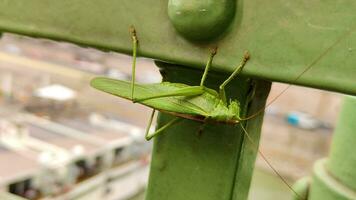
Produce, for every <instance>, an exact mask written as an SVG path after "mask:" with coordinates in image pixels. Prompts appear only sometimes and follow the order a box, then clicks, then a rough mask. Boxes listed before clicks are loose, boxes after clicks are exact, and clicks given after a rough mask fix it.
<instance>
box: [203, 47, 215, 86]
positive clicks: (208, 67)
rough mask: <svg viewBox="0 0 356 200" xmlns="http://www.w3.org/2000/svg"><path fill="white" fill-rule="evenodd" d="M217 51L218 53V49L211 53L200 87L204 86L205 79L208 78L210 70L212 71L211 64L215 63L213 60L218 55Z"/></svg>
mask: <svg viewBox="0 0 356 200" xmlns="http://www.w3.org/2000/svg"><path fill="white" fill-rule="evenodd" d="M216 51H217V48H214V49H212V50H211V52H210V56H209V59H208V62H207V63H206V66H205V70H204V73H203V76H202V77H201V80H200V86H204V83H205V79H206V77H207V76H208V72H209V69H210V67H211V64H212V62H213V58H214V56H215V55H216Z"/></svg>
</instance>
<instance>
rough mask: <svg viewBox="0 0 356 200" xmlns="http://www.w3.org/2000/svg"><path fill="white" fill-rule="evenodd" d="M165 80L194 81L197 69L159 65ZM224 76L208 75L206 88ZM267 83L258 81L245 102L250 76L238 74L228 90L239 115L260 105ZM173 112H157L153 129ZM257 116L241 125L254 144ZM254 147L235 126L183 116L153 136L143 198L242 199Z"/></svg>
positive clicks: (195, 82) (253, 159) (185, 199)
mask: <svg viewBox="0 0 356 200" xmlns="http://www.w3.org/2000/svg"><path fill="white" fill-rule="evenodd" d="M160 67H163V68H162V69H161V72H162V75H163V77H164V79H165V80H168V81H172V82H182V83H187V84H197V85H198V84H199V82H200V78H201V74H202V72H201V71H198V70H192V69H189V68H184V67H181V66H173V65H162V64H160ZM225 78H227V75H226V74H218V73H215V74H212V73H211V74H210V75H208V78H207V86H209V87H212V88H215V89H216V87H217V85H218V84H219V83H222V81H223V80H224V79H225ZM269 88H270V83H268V82H264V81H258V82H257V85H256V94H255V96H254V98H252V102H251V103H250V104H248V103H247V102H249V97H248V96H249V94H250V92H251V89H252V86H251V80H250V79H247V78H242V77H240V78H239V79H237V80H235V81H234V84H231V85H229V87H228V88H227V94H228V96H229V97H234V98H237V99H239V100H240V102H241V106H242V108H243V111H242V115H243V116H246V114H247V112H249V113H254V112H256V110H258V109H260V108H261V107H263V106H264V104H265V100H266V98H267V95H268V92H269ZM171 117H172V116H169V115H165V114H160V116H159V119H158V127H160V126H162V125H164V124H166V123H167V121H169V120H170V119H171ZM261 125H262V115H260V116H259V117H258V118H256V119H253V120H250V121H247V123H246V124H245V126H246V128H247V130H248V131H249V132H250V134H251V137H252V138H253V140H254V141H255V143H256V144H258V140H259V136H260V128H261ZM256 154H257V152H256V146H254V145H252V144H251V143H250V142H249V141H248V140H247V138H246V137H244V135H243V132H242V130H241V127H240V126H239V125H235V126H232V125H218V124H207V125H205V126H203V125H202V123H198V122H194V121H190V120H184V121H183V122H181V123H180V124H177V125H175V126H173V127H172V128H170V129H168V130H166V131H165V132H164V133H163V134H162V135H160V136H158V137H157V138H155V140H154V148H153V155H152V162H151V170H150V177H149V184H148V188H147V192H146V199H147V200H167V199H169V200H182V199H184V200H196V199H204V200H216V199H219V200H231V199H247V196H248V191H249V185H250V181H251V176H252V171H253V167H254V161H255V158H256Z"/></svg>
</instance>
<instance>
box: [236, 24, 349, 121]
mask: <svg viewBox="0 0 356 200" xmlns="http://www.w3.org/2000/svg"><path fill="white" fill-rule="evenodd" d="M354 30H355V27H353V28H352V29H350V30H349V31H347V32H346V33H345V34H343V35H342V36H340V37H339V38H338V39H337V40H336V41H335V42H334V43H332V44H331V45H330V46H329V47H328V48H327V49H325V51H323V52H322V53H321V54H320V55H319V56H318V57H316V58H315V59H314V60H313V61H312V62H311V63H310V64H309V65H308V66H307V67H306V68H305V69H303V71H302V72H301V73H300V74H299V75H298V76H297V77H296V78H295V79H294V80H292V82H291V83H290V84H288V85H287V86H286V87H285V88H284V89H283V90H282V91H281V92H280V93H279V94H277V95H276V96H275V97H273V98H272V100H270V101H269V102H268V103H267V104H266V106H265V107H263V108H261V109H260V110H258V111H257V112H256V113H254V114H252V115H250V116H248V117H245V118H241V119H240V120H239V121H246V120H249V119H253V118H255V117H257V116H258V115H259V114H261V113H263V112H264V111H265V109H266V108H268V107H269V106H271V105H272V104H273V103H274V102H275V101H276V100H277V99H278V98H279V97H280V96H282V95H283V94H284V93H285V92H286V91H287V90H288V89H289V88H291V87H292V86H293V85H294V84H295V83H296V82H297V81H298V80H299V79H300V78H301V77H302V76H303V75H304V74H305V73H306V72H308V71H309V70H310V69H311V68H312V67H313V66H314V65H315V64H316V63H318V62H319V61H320V60H321V59H322V58H323V57H324V56H325V55H326V54H328V53H329V52H330V51H331V50H332V49H333V48H334V47H335V46H336V45H337V44H339V43H340V42H341V41H342V40H343V39H345V38H346V37H347V36H348V35H350V34H351V33H352V32H353V31H354Z"/></svg>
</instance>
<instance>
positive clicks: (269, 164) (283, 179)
mask: <svg viewBox="0 0 356 200" xmlns="http://www.w3.org/2000/svg"><path fill="white" fill-rule="evenodd" d="M239 124H240V126H241V129H242V130H243V132H244V133H245V135H246V137H247V139H248V140H249V142H250V143H251V144H252V145H253V147H254V148H255V149H256V151H257V152H258V153H259V154H260V156H261V157H262V159H263V160H264V161H265V162H266V164H267V165H268V166H269V167H270V168H271V169H272V171H273V172H274V173H275V174H276V175H277V176H278V177H279V178H280V179H281V180H282V181H283V183H284V184H285V185H286V186H287V187H288V188H289V189H290V190H291V191H292V192H293V193H294V194H295V195H296V197H297V198H298V199H300V200H305V198H303V197H302V196H301V195H300V194H298V193H297V192H296V191H295V190H294V189H293V187H292V186H291V185H290V184H289V183H288V181H287V180H286V179H285V178H284V177H283V176H282V175H281V174H280V173H279V172H278V171H277V169H276V168H274V167H273V165H272V163H271V162H270V161H268V159H267V157H266V156H265V155H264V154H263V153H262V152H261V151H260V150H259V148H258V145H257V144H256V143H255V142H254V141H253V139H252V138H251V136H250V134H249V133H248V132H247V130H246V129H245V128H244V126H243V125H242V123H239Z"/></svg>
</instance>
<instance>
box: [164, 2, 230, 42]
mask: <svg viewBox="0 0 356 200" xmlns="http://www.w3.org/2000/svg"><path fill="white" fill-rule="evenodd" d="M234 12H235V1H234V0H220V1H211V0H199V1H192V0H169V1H168V16H169V19H170V20H171V22H172V24H173V26H174V27H175V28H176V30H177V31H178V32H179V33H180V34H182V36H183V37H186V38H188V39H190V40H193V41H204V40H209V39H214V38H216V37H217V36H219V35H221V34H222V33H223V32H224V31H225V30H226V28H227V26H228V25H229V24H230V22H231V21H232V19H233V16H234Z"/></svg>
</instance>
